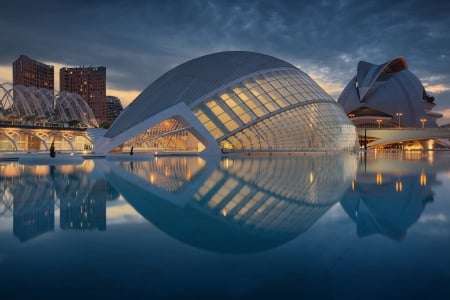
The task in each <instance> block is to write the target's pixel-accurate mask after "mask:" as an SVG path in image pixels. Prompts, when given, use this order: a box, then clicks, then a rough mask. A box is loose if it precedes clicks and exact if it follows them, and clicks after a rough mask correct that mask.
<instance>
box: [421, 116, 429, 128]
mask: <svg viewBox="0 0 450 300" xmlns="http://www.w3.org/2000/svg"><path fill="white" fill-rule="evenodd" d="M426 121H427V119H426V118H420V122H422V128H425V122H426Z"/></svg>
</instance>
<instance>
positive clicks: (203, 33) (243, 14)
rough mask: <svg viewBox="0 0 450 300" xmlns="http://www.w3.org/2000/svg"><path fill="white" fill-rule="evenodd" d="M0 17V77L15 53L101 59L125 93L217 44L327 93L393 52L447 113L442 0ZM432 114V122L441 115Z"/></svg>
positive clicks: (55, 2) (20, 3) (64, 7)
mask: <svg viewBox="0 0 450 300" xmlns="http://www.w3.org/2000/svg"><path fill="white" fill-rule="evenodd" d="M1 10H2V14H1V17H0V82H11V81H12V62H13V61H14V60H15V59H17V58H18V57H19V55H21V54H25V55H28V56H30V57H31V58H33V59H36V60H38V61H41V62H44V63H47V64H52V65H55V73H56V74H55V77H56V78H55V87H56V88H57V89H58V88H59V83H58V78H57V77H58V70H59V68H60V67H63V66H68V67H76V66H105V67H106V68H107V88H108V91H107V92H108V95H115V96H118V97H120V98H121V99H122V102H123V104H124V105H127V104H128V103H129V102H130V101H132V100H133V99H134V98H135V97H136V96H137V95H138V94H139V93H140V91H142V90H143V89H144V88H145V87H147V86H148V85H149V84H150V83H151V82H152V81H154V80H155V79H157V78H158V77H159V76H160V75H162V74H163V73H164V72H166V71H168V70H170V69H171V68H172V67H174V66H176V65H178V64H181V63H183V62H185V61H187V60H190V59H193V58H196V57H198V56H202V55H205V54H210V53H213V52H219V51H225V50H249V51H257V52H261V53H265V54H269V55H272V56H276V57H278V58H281V59H284V60H286V61H288V62H290V63H292V64H294V65H296V66H298V67H299V68H300V69H301V70H303V71H305V72H306V73H308V74H309V75H310V76H311V77H313V79H315V80H316V81H317V82H318V83H319V84H320V85H321V86H322V87H323V88H324V89H325V90H326V91H327V92H328V93H329V94H331V95H332V96H333V97H334V98H336V99H337V97H338V96H339V94H340V92H341V91H342V89H343V88H344V86H345V85H346V84H347V82H348V81H350V79H351V78H352V77H353V76H354V74H355V72H356V66H357V63H358V61H360V60H365V61H368V62H371V63H375V64H381V63H383V62H386V61H388V60H390V59H392V58H395V57H397V56H404V57H406V59H407V60H408V64H409V69H410V70H411V71H412V72H413V73H414V74H416V75H417V76H418V77H419V79H420V80H421V81H422V83H423V84H424V86H425V87H426V89H427V91H429V93H430V94H432V95H434V96H435V97H436V103H437V106H436V108H435V110H436V111H439V112H442V113H444V115H445V117H446V120H445V122H450V30H449V29H450V17H449V16H450V2H449V1H443V0H442V1H434V0H426V1H423V0H409V1H392V0H377V1H360V0H357V1H354V0H329V1H328V0H316V1H281V0H277V1H273V0H268V1H257V0H253V1H214V0H211V1H207V0H204V1H200V0H186V1H181V0H179V1H138V0H136V1H131V0H126V1H125V0H99V1H97V0H90V1H87V0H71V1H59V0H40V1H24V0H10V1H6V3H3V4H2V7H1ZM441 123H442V122H441Z"/></svg>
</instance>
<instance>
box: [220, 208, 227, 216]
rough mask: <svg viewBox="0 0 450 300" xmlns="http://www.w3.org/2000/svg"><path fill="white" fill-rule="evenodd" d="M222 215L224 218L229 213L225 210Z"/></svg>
mask: <svg viewBox="0 0 450 300" xmlns="http://www.w3.org/2000/svg"><path fill="white" fill-rule="evenodd" d="M221 213H222V216H224V217H226V216H227V211H226V210H225V209H222V211H221Z"/></svg>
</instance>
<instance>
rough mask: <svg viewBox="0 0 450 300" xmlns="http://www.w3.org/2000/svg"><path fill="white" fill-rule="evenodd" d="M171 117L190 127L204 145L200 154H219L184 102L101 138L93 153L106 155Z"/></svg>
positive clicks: (206, 131)
mask: <svg viewBox="0 0 450 300" xmlns="http://www.w3.org/2000/svg"><path fill="white" fill-rule="evenodd" d="M173 117H176V118H177V119H179V120H180V121H181V122H183V123H184V125H185V126H186V127H192V129H191V133H192V134H193V135H194V136H195V137H196V138H197V139H198V140H200V141H201V142H202V143H203V144H204V145H205V150H203V151H202V154H218V153H220V148H219V144H218V143H217V141H216V140H215V139H214V137H213V136H212V135H211V134H210V133H209V131H208V130H207V129H206V128H205V127H204V126H203V124H202V123H201V122H200V121H199V120H198V119H197V117H196V116H195V115H194V114H193V113H192V111H191V110H190V109H189V107H187V105H186V104H185V103H184V102H180V103H178V104H177V105H174V106H172V107H170V108H168V109H166V110H164V111H162V112H160V113H159V114H157V115H154V116H153V117H150V118H148V119H146V120H144V121H142V122H141V123H139V124H137V125H135V126H133V127H131V128H129V129H127V130H125V131H123V132H122V133H120V134H118V135H116V136H115V137H113V138H107V137H104V136H103V138H102V139H100V140H99V141H98V143H96V144H95V145H94V149H93V152H94V153H108V152H110V151H112V150H113V149H115V148H117V147H119V146H120V145H122V144H124V143H125V142H126V141H127V140H129V139H131V138H132V137H135V136H137V135H138V134H140V133H142V132H144V131H145V130H147V129H149V128H151V127H153V126H155V125H157V124H159V123H161V122H162V121H164V120H167V119H169V118H173Z"/></svg>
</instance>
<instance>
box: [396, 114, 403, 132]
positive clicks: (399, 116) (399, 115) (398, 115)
mask: <svg viewBox="0 0 450 300" xmlns="http://www.w3.org/2000/svg"><path fill="white" fill-rule="evenodd" d="M395 115H396V116H397V117H398V128H400V118H401V117H402V116H403V113H401V112H398V113H396V114H395Z"/></svg>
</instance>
